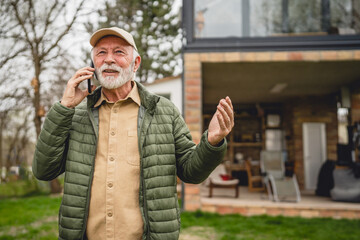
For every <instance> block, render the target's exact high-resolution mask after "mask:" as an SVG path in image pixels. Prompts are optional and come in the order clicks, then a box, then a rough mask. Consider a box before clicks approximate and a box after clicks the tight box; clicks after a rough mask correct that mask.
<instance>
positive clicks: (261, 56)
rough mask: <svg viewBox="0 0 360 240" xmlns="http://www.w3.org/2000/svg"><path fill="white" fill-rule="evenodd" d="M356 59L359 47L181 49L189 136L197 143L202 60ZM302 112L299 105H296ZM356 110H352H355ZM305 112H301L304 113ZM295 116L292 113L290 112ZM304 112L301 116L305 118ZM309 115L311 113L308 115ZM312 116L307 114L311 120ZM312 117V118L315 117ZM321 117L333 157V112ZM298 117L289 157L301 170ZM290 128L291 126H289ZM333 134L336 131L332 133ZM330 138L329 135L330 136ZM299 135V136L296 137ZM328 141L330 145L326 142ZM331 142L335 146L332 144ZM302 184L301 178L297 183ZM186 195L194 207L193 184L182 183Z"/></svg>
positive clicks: (196, 205)
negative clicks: (268, 49)
mask: <svg viewBox="0 0 360 240" xmlns="http://www.w3.org/2000/svg"><path fill="white" fill-rule="evenodd" d="M351 60H360V50H356V51H306V52H301V51H299V52H296V51H293V52H216V53H185V54H184V79H183V80H184V112H185V121H186V123H187V124H188V127H189V129H190V132H191V135H192V137H193V140H194V141H195V142H196V143H198V142H199V141H200V137H201V130H202V120H201V119H202V116H201V115H202V69H201V66H202V63H204V62H272V61H276V62H279V61H351ZM298 109H299V110H300V112H298V113H296V114H300V115H301V113H302V111H301V107H299V108H298ZM355 112H356V111H355ZM304 114H305V113H304ZM355 114H356V115H354V116H356V119H359V120H360V108H359V110H358V112H357V113H355ZM294 117H295V116H294ZM306 117H307V116H306V114H305V115H304V116H303V120H304V118H306ZM310 117H311V116H310ZM313 119H314V118H312V117H311V118H310V120H313ZM315 120H316V119H315ZM320 120H325V122H326V123H327V131H329V133H328V134H327V135H328V139H327V140H328V158H331V159H335V158H336V146H335V143H334V141H335V140H334V139H336V141H337V137H334V136H335V132H334V131H335V130H331V129H332V128H333V129H336V131H337V127H334V123H333V122H331V123H330V122H329V121H333V120H334V118H333V116H330V117H329V116H326V117H324V118H323V119H322V118H321V117H320V116H319V117H318V118H317V121H320ZM300 125H301V121H300V122H297V123H295V125H294V127H293V133H294V134H296V138H294V140H293V141H294V142H293V148H294V154H293V157H294V158H295V160H296V161H297V163H298V162H299V163H298V165H297V166H296V172H297V173H299V174H300V173H301V174H303V171H302V169H303V166H302V165H303V163H302V143H300V141H302V139H301V138H300V136H301V134H302V133H301V132H302V131H300V132H299V129H300V128H301V127H299V126H300ZM289 131H291V129H290V130H289ZM336 134H337V133H336ZM330 138H331V139H330ZM300 139H301V140H300ZM329 144H330V145H329ZM334 146H335V147H334ZM298 151H300V153H301V154H298ZM300 184H301V185H302V184H303V180H302V182H301V183H300ZM186 189H187V190H186V191H187V192H186V194H189V195H188V196H186V198H187V200H188V203H185V208H186V209H187V210H189V209H191V210H194V209H198V208H199V207H200V206H201V204H200V200H199V199H200V198H199V196H198V193H197V192H199V191H198V186H197V185H186Z"/></svg>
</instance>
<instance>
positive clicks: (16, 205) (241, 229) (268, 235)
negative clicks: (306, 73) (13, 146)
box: [0, 196, 360, 240]
mask: <svg viewBox="0 0 360 240" xmlns="http://www.w3.org/2000/svg"><path fill="white" fill-rule="evenodd" d="M60 202H61V197H59V196H57V197H49V196H32V197H25V198H12V199H2V200H0V240H5V239H6V240H12V239H26V240H28V239H36V240H37V239H42V240H45V239H49V240H50V239H54V240H55V239H57V231H58V227H57V215H58V210H59V206H60ZM181 222H182V230H181V237H180V239H191V240H195V239H201V240H202V239H204V240H205V239H206V240H218V239H219V240H237V239H256V240H258V239H259V240H260V239H264V240H265V239H266V240H272V239H277V240H279V239H295V240H296V239H306V240H307V239H316V240H322V239H327V240H331V239H347V240H351V239H359V236H360V220H346V219H341V220H334V219H328V218H313V219H304V218H295V217H292V218H290V217H269V216H254V217H243V216H240V215H225V216H222V215H218V214H211V213H204V212H184V213H182V215H181Z"/></svg>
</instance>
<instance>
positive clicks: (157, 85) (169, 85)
mask: <svg viewBox="0 0 360 240" xmlns="http://www.w3.org/2000/svg"><path fill="white" fill-rule="evenodd" d="M145 86H146V89H147V90H149V91H150V92H153V93H155V94H157V95H160V96H163V97H166V98H167V99H169V100H170V101H172V102H173V103H174V104H175V106H176V107H177V108H178V109H179V111H180V113H181V114H182V113H183V111H182V109H183V106H182V105H183V96H182V82H181V76H173V77H166V78H161V79H156V80H155V81H153V82H151V83H145Z"/></svg>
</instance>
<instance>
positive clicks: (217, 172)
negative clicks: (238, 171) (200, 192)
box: [208, 164, 239, 198]
mask: <svg viewBox="0 0 360 240" xmlns="http://www.w3.org/2000/svg"><path fill="white" fill-rule="evenodd" d="M238 184H239V179H231V178H230V177H229V176H228V175H227V173H226V169H225V166H224V165H223V164H220V165H219V166H217V167H216V168H215V169H214V171H213V172H212V173H211V174H210V176H209V178H208V186H209V197H212V196H213V189H214V188H232V189H234V190H235V197H236V198H237V197H238V196H239V188H238Z"/></svg>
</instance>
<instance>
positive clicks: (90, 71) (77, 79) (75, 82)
mask: <svg viewBox="0 0 360 240" xmlns="http://www.w3.org/2000/svg"><path fill="white" fill-rule="evenodd" d="M94 71H95V69H94V68H91V67H84V68H81V69H79V70H78V71H77V72H76V73H75V74H74V75H73V76H72V77H71V78H70V80H69V81H68V85H70V86H71V87H73V88H76V87H77V86H79V84H80V83H81V82H82V81H84V80H86V79H89V78H91V77H92V76H93V75H94Z"/></svg>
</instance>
